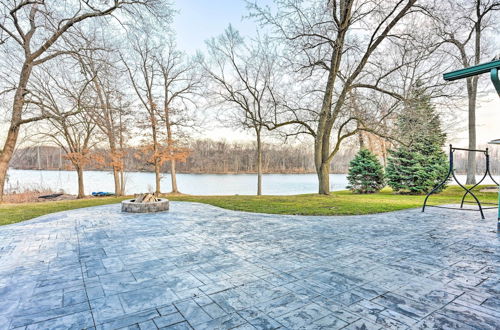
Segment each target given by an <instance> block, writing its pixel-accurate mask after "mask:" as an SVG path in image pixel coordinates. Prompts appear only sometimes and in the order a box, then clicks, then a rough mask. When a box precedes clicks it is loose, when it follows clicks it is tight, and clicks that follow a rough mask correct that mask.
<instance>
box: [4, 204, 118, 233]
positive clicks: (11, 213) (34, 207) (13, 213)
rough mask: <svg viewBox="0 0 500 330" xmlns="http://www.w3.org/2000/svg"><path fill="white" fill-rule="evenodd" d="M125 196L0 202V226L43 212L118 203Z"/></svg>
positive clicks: (37, 215)
mask: <svg viewBox="0 0 500 330" xmlns="http://www.w3.org/2000/svg"><path fill="white" fill-rule="evenodd" d="M124 199H126V198H125V197H121V198H117V197H102V198H91V199H75V200H67V201H54V202H40V203H22V204H0V226H1V225H8V224H11V223H16V222H20V221H24V220H29V219H33V218H36V217H39V216H41V215H44V214H49V213H54V212H59V211H66V210H73V209H79V208H82V207H89V206H97V205H106V204H113V203H119V202H121V201H122V200H124Z"/></svg>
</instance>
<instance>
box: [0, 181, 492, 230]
mask: <svg viewBox="0 0 500 330" xmlns="http://www.w3.org/2000/svg"><path fill="white" fill-rule="evenodd" d="M477 191H479V188H477ZM462 194H463V190H461V189H460V188H459V187H458V186H452V187H449V188H448V189H446V190H445V191H444V192H442V193H440V194H438V195H434V196H432V197H431V198H430V199H429V204H430V205H439V204H455V203H459V202H460V199H461V197H462ZM476 195H477V196H478V198H479V199H480V200H481V202H496V201H497V194H495V193H480V192H477V194H476ZM424 197H425V196H409V195H396V194H394V193H392V191H391V190H390V189H387V188H386V189H384V190H383V191H382V192H380V193H377V194H369V195H358V194H353V193H351V192H349V191H336V192H334V193H332V194H331V195H330V196H320V195H316V194H307V195H293V196H191V195H176V196H168V198H169V199H170V200H172V201H189V202H199V203H206V204H210V205H214V206H218V207H222V208H226V209H231V210H237V211H247V212H257V213H273V214H300V215H354V214H370V213H381V212H390V211H396V210H403V209H408V208H414V207H421V206H422V203H423V201H424ZM123 199H126V198H125V197H123V198H115V197H110V198H108V197H103V198H92V199H82V200H70V201H57V202H42V203H29V204H3V205H0V225H6V224H10V223H15V222H19V221H23V220H28V219H31V218H35V217H38V216H41V215H44V214H48V213H53V212H58V211H64V210H71V209H77V208H81V207H89V206H96V205H104V204H113V203H118V202H120V201H122V200H123ZM468 200H471V198H468Z"/></svg>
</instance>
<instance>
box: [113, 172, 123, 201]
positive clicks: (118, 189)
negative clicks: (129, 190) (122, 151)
mask: <svg viewBox="0 0 500 330" xmlns="http://www.w3.org/2000/svg"><path fill="white" fill-rule="evenodd" d="M113 179H114V181H115V195H116V196H121V195H122V189H121V187H122V186H121V184H120V170H119V169H118V168H117V167H116V166H113Z"/></svg>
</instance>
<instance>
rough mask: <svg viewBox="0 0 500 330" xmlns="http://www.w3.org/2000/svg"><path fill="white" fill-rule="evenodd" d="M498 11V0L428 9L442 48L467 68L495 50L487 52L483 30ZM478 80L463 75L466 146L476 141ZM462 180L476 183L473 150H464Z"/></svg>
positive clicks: (462, 1) (473, 146)
mask: <svg viewBox="0 0 500 330" xmlns="http://www.w3.org/2000/svg"><path fill="white" fill-rule="evenodd" d="M498 11H500V1H498V0H473V1H471V0H459V1H457V0H448V1H443V2H439V5H438V6H436V7H435V8H433V9H432V15H433V17H434V18H435V21H434V22H435V28H436V35H438V36H440V37H441V38H442V41H443V42H444V43H446V44H447V45H449V46H451V47H446V48H444V49H445V51H446V53H447V54H448V55H449V56H450V57H451V58H453V59H455V65H459V66H462V67H464V68H467V67H470V66H474V65H478V64H480V63H481V62H482V61H484V60H491V59H492V58H493V56H494V55H495V54H494V53H491V50H490V53H488V49H487V34H488V33H489V32H490V31H489V30H491V28H492V26H493V24H494V23H495V22H494V20H495V17H494V14H495V12H498ZM497 20H498V16H497ZM494 51H495V50H493V52H494ZM478 81H479V76H474V77H469V78H467V79H466V88H467V99H468V133H469V149H476V145H477V139H476V103H477V102H476V100H477V92H478ZM466 183H467V184H475V183H476V153H474V152H470V153H469V154H468V160H467V181H466Z"/></svg>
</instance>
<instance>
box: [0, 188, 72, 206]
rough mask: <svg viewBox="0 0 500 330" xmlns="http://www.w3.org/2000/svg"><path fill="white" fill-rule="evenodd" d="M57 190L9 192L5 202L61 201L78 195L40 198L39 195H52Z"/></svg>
mask: <svg viewBox="0 0 500 330" xmlns="http://www.w3.org/2000/svg"><path fill="white" fill-rule="evenodd" d="M55 193H56V192H55V191H53V190H50V189H40V190H38V189H35V190H26V191H23V192H18V193H12V194H7V195H5V196H4V198H3V199H4V202H5V203H9V204H19V203H38V202H47V201H61V200H70V199H75V198H76V196H73V195H67V194H63V195H62V196H59V197H56V198H51V199H49V200H47V199H43V198H38V197H39V196H44V195H51V194H55Z"/></svg>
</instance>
